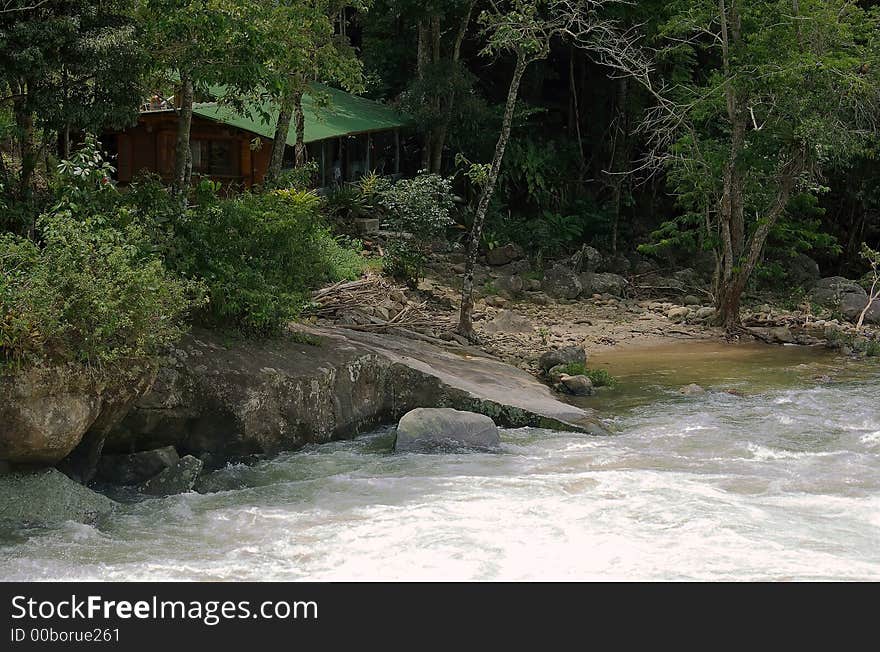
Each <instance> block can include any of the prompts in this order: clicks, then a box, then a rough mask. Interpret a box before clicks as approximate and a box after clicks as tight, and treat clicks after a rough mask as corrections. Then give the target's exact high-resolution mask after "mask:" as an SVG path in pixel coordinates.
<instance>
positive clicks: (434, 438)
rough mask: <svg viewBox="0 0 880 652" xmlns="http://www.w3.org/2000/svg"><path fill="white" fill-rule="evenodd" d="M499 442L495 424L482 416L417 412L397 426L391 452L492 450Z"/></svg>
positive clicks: (445, 410)
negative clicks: (460, 449)
mask: <svg viewBox="0 0 880 652" xmlns="http://www.w3.org/2000/svg"><path fill="white" fill-rule="evenodd" d="M500 443H501V438H500V436H499V434H498V427H497V426H496V425H495V422H494V421H492V419H490V418H489V417H487V416H485V415H483V414H475V413H473V412H462V411H460V410H453V409H450V408H416V409H415V410H411V411H410V412H407V413H406V414H405V415H403V417H402V418H401V419H400V422H399V423H398V424H397V436H396V438H395V441H394V450H395V451H399V452H419V453H430V452H435V451H443V450H449V449H455V448H473V449H478V450H493V449H496V448H498V446H499V445H500Z"/></svg>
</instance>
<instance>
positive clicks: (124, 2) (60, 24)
mask: <svg viewBox="0 0 880 652" xmlns="http://www.w3.org/2000/svg"><path fill="white" fill-rule="evenodd" d="M4 9H5V11H3V12H0V87H5V88H6V89H7V90H8V93H9V94H8V96H7V97H6V98H5V99H6V101H11V103H12V111H13V115H14V123H15V129H14V130H13V136H14V138H15V140H16V141H17V150H18V151H17V155H18V159H19V163H20V165H19V173H18V180H17V183H16V184H14V185H15V186H16V190H17V194H18V195H19V197H21V198H27V197H28V196H29V195H30V193H31V185H32V178H33V173H34V170H35V169H36V165H37V162H38V160H39V157H40V155H41V154H42V153H44V152H45V151H46V150H47V149H48V147H49V144H50V142H51V141H52V139H53V137H56V136H57V142H58V143H59V145H60V146H59V150H60V151H59V154H61V155H62V157H63V156H66V155H67V154H69V153H70V133H71V131H85V130H92V131H99V130H100V129H103V128H106V127H114V126H123V125H125V124H126V123H127V122H129V121H130V120H131V119H132V117H133V116H134V115H135V114H136V110H137V107H138V104H139V103H140V99H141V85H140V82H141V74H142V72H143V70H144V66H145V57H144V53H143V49H142V46H141V43H140V41H139V35H138V33H137V30H136V27H135V25H134V21H133V18H132V9H133V2H132V0H108V1H107V2H94V1H90V0H44V1H42V2H33V1H27V0H22V1H18V2H8V3H6V4H5V5H4ZM40 134H42V139H41V142H40V143H37V142H36V139H37V138H38V136H39V135H40Z"/></svg>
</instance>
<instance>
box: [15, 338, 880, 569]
mask: <svg viewBox="0 0 880 652" xmlns="http://www.w3.org/2000/svg"><path fill="white" fill-rule="evenodd" d="M593 364H596V365H599V366H602V367H605V368H608V369H609V370H611V371H612V373H614V374H615V375H617V376H618V377H619V380H620V383H619V387H618V388H617V389H616V390H614V391H613V392H608V393H604V394H601V395H599V396H597V397H592V398H589V399H584V400H585V401H587V404H588V405H591V406H594V407H597V408H598V409H600V411H601V412H602V414H604V415H606V416H608V417H609V418H610V421H611V423H612V424H613V427H614V429H615V431H616V432H617V433H618V434H617V435H615V436H612V437H604V438H595V437H589V436H584V435H579V434H574V433H566V432H550V431H544V430H537V429H528V428H526V429H518V430H507V431H504V433H503V435H502V438H503V449H502V451H501V452H500V453H497V454H482V453H460V454H446V455H417V454H406V455H396V454H392V453H391V452H390V447H391V436H390V435H389V433H388V432H387V431H382V432H377V433H374V434H372V435H368V436H363V437H360V438H358V439H356V440H354V441H346V442H338V443H333V444H328V445H322V446H314V447H311V448H308V449H306V450H304V451H300V452H297V453H289V454H284V455H281V456H278V457H276V458H273V459H270V460H264V461H260V462H258V463H255V464H250V465H245V464H238V465H232V466H229V467H227V468H225V469H222V470H220V471H217V472H215V473H213V474H211V475H210V476H208V477H207V478H206V479H205V480H204V482H203V487H202V489H203V491H205V492H206V493H190V494H186V495H180V496H174V497H170V498H165V499H153V500H145V501H141V502H133V503H129V504H126V505H125V506H124V508H123V509H122V510H121V512H118V513H117V514H115V515H114V516H112V517H110V518H109V519H108V520H106V521H104V522H101V523H98V524H97V526H87V525H80V524H74V523H68V524H66V525H64V526H61V527H58V528H55V529H46V530H37V529H32V530H18V531H13V532H9V531H7V532H3V533H0V579H5V580H53V581H57V580H87V579H100V580H298V579H304V580H866V579H873V580H877V579H880V365H878V364H877V363H876V362H863V363H858V362H854V361H848V360H844V359H842V358H834V357H831V356H830V355H829V354H826V353H824V352H821V351H815V350H808V349H803V348H797V347H764V346H747V345H741V346H724V345H718V344H702V343H692V342H687V343H682V344H679V345H674V346H666V347H662V348H657V349H644V348H643V349H635V350H632V351H626V350H623V351H617V352H610V353H606V354H603V355H600V356H597V357H596V358H595V360H594V362H593ZM825 374H828V375H831V376H832V377H833V379H832V381H831V382H827V379H822V380H817V377H819V376H822V375H825ZM691 382H696V383H699V384H701V385H703V386H705V387H706V388H707V389H708V390H709V391H707V392H706V393H705V394H700V395H695V396H682V395H680V394H679V393H678V391H677V389H678V387H680V386H682V385H685V384H688V383H691ZM725 390H737V391H738V392H739V393H740V394H741V395H734V394H731V393H727V391H725Z"/></svg>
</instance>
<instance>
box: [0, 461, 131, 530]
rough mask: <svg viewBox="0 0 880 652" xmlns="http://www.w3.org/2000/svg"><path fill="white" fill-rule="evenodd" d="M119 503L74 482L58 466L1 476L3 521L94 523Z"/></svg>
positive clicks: (23, 523) (0, 516)
mask: <svg viewBox="0 0 880 652" xmlns="http://www.w3.org/2000/svg"><path fill="white" fill-rule="evenodd" d="M115 507H116V503H115V502H113V501H112V500H110V499H109V498H107V497H106V496H102V495H101V494H99V493H96V492H94V491H92V490H91V489H88V488H87V487H84V486H82V485H81V484H79V483H77V482H74V481H73V480H71V479H70V478H68V477H67V476H66V475H64V474H63V473H61V471H58V470H57V469H44V470H42V471H38V472H36V473H11V474H9V475H4V476H0V523H2V524H6V525H11V526H14V527H20V526H27V525H33V526H49V525H57V524H59V523H63V522H65V521H77V522H80V523H94V522H95V521H96V520H97V519H98V518H99V517H101V516H103V515H105V514H108V513H110V512H111V511H113V509H114V508H115Z"/></svg>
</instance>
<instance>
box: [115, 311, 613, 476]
mask: <svg viewBox="0 0 880 652" xmlns="http://www.w3.org/2000/svg"><path fill="white" fill-rule="evenodd" d="M297 328H298V329H299V330H300V331H302V332H304V333H305V334H307V335H308V336H309V337H310V338H312V339H313V340H316V341H318V342H319V343H320V345H319V346H314V345H310V344H306V343H303V342H301V341H298V340H296V339H294V338H291V337H286V336H284V337H277V338H273V339H271V340H265V341H256V340H255V341H250V340H233V341H230V340H229V339H227V338H225V337H224V336H222V335H219V334H217V333H213V332H210V331H205V330H202V329H195V330H194V331H193V332H191V333H190V334H189V335H187V336H186V337H184V338H183V339H182V340H181V342H180V344H178V345H177V346H176V347H175V349H173V350H172V351H171V352H170V355H169V361H168V363H167V366H166V367H164V368H162V369H161V370H160V373H159V377H158V379H157V381H156V383H155V385H154V386H153V389H152V390H151V391H150V392H149V393H147V394H146V395H145V396H144V397H143V398H142V399H141V400H139V401H138V402H137V404H136V405H135V406H134V408H133V409H132V410H131V411H130V412H129V414H128V415H127V416H126V418H125V419H124V420H123V421H122V422H121V423H120V424H119V425H118V426H117V427H116V428H114V429H113V432H112V433H111V435H110V436H109V437H108V439H107V442H106V444H105V447H104V452H105V453H130V452H131V451H132V450H149V449H153V448H159V447H162V446H169V445H170V446H174V447H175V448H177V449H178V450H185V451H187V452H189V453H191V454H193V455H195V456H197V457H201V456H202V455H203V454H210V455H211V456H212V457H211V460H212V464H215V463H223V461H224V460H235V459H241V458H243V457H247V456H249V455H253V454H265V455H272V454H275V453H278V452H279V451H283V450H296V449H298V448H300V447H302V446H303V445H305V444H307V443H323V442H328V441H331V440H334V439H344V438H350V437H352V436H354V435H356V434H358V433H361V432H369V431H372V430H374V429H375V428H377V427H378V426H381V425H384V424H388V423H392V422H393V421H396V420H397V419H398V418H399V417H400V416H401V415H402V414H404V413H406V412H407V411H409V410H411V409H413V408H417V407H451V408H456V409H460V410H467V411H470V412H480V413H483V414H486V415H488V416H490V417H491V418H492V419H493V420H494V421H495V422H496V423H497V424H499V425H500V426H504V427H513V428H519V427H525V426H532V427H544V428H551V429H558V430H570V431H574V432H589V433H595V434H607V432H608V431H607V429H606V428H605V427H604V426H603V425H602V424H601V423H600V422H599V421H598V420H597V419H596V417H595V416H594V414H593V413H592V411H590V410H585V409H582V408H579V407H576V406H572V405H568V404H565V403H563V402H561V401H559V400H558V398H557V397H556V396H555V395H554V394H553V392H552V391H551V389H550V388H548V387H547V386H546V385H544V384H543V383H541V382H539V381H538V380H536V379H535V378H534V377H533V376H532V375H531V374H528V373H526V372H524V371H522V370H520V369H517V368H515V367H512V366H510V365H507V364H504V363H503V362H501V361H499V360H497V359H495V358H492V357H490V356H488V355H486V354H484V353H483V352H481V351H479V350H477V349H474V348H472V347H469V346H468V347H467V348H465V349H462V348H461V347H455V348H446V347H444V346H439V345H437V344H436V343H431V342H427V341H421V340H417V339H413V338H411V337H402V336H398V335H394V334H379V333H364V332H356V331H349V330H345V329H338V328H312V327H307V326H302V325H300V326H298V327H297ZM215 461H216V462H215Z"/></svg>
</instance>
